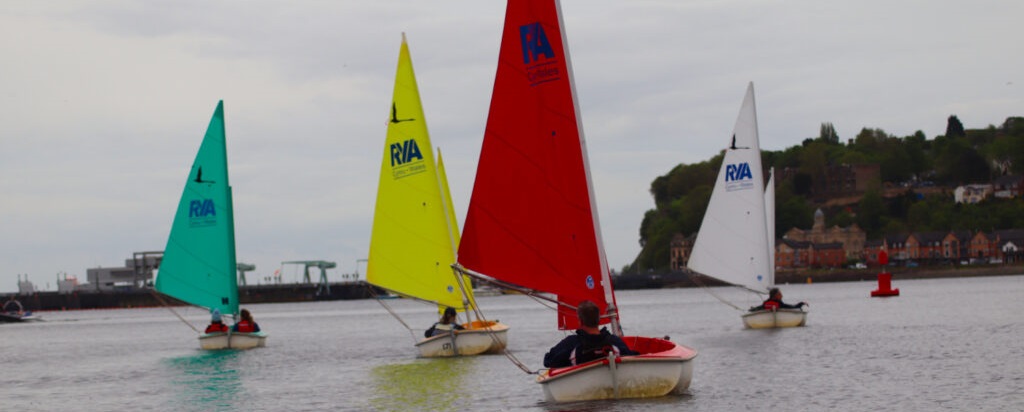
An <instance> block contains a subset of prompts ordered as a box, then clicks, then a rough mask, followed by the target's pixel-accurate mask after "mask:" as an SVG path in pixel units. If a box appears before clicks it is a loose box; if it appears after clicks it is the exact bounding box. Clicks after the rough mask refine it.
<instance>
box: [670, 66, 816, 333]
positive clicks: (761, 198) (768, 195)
mask: <svg viewBox="0 0 1024 412" xmlns="http://www.w3.org/2000/svg"><path fill="white" fill-rule="evenodd" d="M687 266H688V267H689V269H690V270H692V271H694V272H697V273H699V274H701V275H705V276H710V277H713V278H715V279H718V280H721V281H723V282H726V283H729V284H732V285H735V286H740V287H743V288H746V289H749V290H751V291H755V292H759V293H764V292H767V291H768V289H770V288H771V287H772V286H774V284H775V187H774V177H773V178H771V179H769V183H768V187H767V188H765V186H764V176H763V172H762V168H761V146H760V143H759V142H758V134H757V112H756V108H755V103H754V84H753V83H750V84H749V85H748V86H747V93H746V96H745V97H744V99H743V104H742V105H741V107H740V113H739V116H738V117H737V119H736V126H735V127H734V128H733V134H732V137H731V138H730V144H729V146H728V147H727V148H726V150H725V156H724V157H723V158H722V168H721V169H720V170H719V173H718V178H717V180H715V187H714V189H713V191H712V192H711V200H710V202H709V203H708V208H707V211H706V212H705V213H704V220H703V222H702V223H701V225H700V231H699V232H698V233H697V240H696V241H695V242H694V245H693V251H692V252H691V254H690V261H689V264H688V265H687ZM806 321H807V312H804V311H803V310H800V309H778V310H758V311H754V312H750V313H746V314H744V315H743V323H744V325H745V326H746V327H748V328H772V327H792V326H803V325H804V324H805V323H806Z"/></svg>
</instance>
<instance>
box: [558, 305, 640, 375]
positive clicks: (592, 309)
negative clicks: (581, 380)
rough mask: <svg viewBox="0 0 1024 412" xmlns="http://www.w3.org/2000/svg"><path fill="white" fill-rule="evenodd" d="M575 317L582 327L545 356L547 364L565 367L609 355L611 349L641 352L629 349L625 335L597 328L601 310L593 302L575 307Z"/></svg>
mask: <svg viewBox="0 0 1024 412" xmlns="http://www.w3.org/2000/svg"><path fill="white" fill-rule="evenodd" d="M576 316H578V317H579V319H580V328H579V329H576V334H575V335H569V336H566V337H565V339H562V341H561V342H558V344H557V345H555V346H554V347H552V348H551V350H550V351H548V353H547V354H545V355H544V367H547V368H563V367H566V366H573V365H579V364H583V363H587V362H590V361H592V360H596V359H601V358H604V357H605V356H608V353H609V352H612V353H615V354H618V355H639V353H638V352H635V351H633V350H632V349H629V346H626V342H623V341H622V338H619V337H618V336H615V335H613V334H611V332H608V328H600V329H598V325H599V323H600V318H601V310H600V309H598V307H597V305H595V304H594V302H591V301H589V300H585V301H583V302H580V304H579V306H577V307H576Z"/></svg>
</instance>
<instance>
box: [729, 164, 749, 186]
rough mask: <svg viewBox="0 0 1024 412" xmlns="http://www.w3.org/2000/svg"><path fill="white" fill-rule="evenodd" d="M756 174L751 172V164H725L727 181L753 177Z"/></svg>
mask: <svg viewBox="0 0 1024 412" xmlns="http://www.w3.org/2000/svg"><path fill="white" fill-rule="evenodd" d="M753 178H754V176H753V174H751V172H750V164H748V163H740V164H736V165H726V166H725V181H726V182H732V181H736V180H743V179H753Z"/></svg>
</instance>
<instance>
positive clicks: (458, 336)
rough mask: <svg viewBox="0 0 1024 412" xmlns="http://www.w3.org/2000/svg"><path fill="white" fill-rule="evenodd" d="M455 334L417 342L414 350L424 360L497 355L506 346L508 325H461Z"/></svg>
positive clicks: (487, 323)
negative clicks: (486, 354)
mask: <svg viewBox="0 0 1024 412" xmlns="http://www.w3.org/2000/svg"><path fill="white" fill-rule="evenodd" d="M462 326H463V327H465V328H466V329H462V330H458V331H455V334H454V335H452V334H443V335H437V336H432V337H429V338H426V339H423V340H421V341H419V343H417V344H416V348H418V349H419V350H420V356H422V357H424V358H444V357H451V356H472V355H480V354H485V353H498V352H501V351H502V350H504V349H505V346H506V345H508V329H509V327H508V325H505V324H503V323H500V322H496V321H489V322H480V321H474V322H472V323H468V324H463V325H462Z"/></svg>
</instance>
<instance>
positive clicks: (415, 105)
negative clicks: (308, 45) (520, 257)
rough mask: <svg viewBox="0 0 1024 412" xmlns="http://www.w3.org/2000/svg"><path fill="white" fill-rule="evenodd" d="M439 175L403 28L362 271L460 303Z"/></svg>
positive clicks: (415, 292)
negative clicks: (367, 257) (366, 261)
mask: <svg viewBox="0 0 1024 412" xmlns="http://www.w3.org/2000/svg"><path fill="white" fill-rule="evenodd" d="M442 181H443V179H442V178H441V177H439V175H438V169H437V164H436V163H435V160H434V154H433V147H432V146H431V144H430V136H429V135H428V134H427V123H426V119H425V118H424V116H423V107H422V105H421V103H420V95H419V90H418V88H417V86H416V76H415V74H414V73H413V67H412V59H411V58H410V57H409V48H408V45H407V44H406V41H405V35H404V34H403V35H402V48H401V51H400V53H399V56H398V70H397V74H396V75H395V90H394V96H393V97H392V101H391V107H390V113H389V116H388V130H387V140H386V141H385V143H384V156H383V161H382V163H381V169H380V186H379V187H378V189H377V206H376V208H375V210H374V217H373V233H372V234H371V235H370V256H369V262H368V264H367V273H366V279H367V281H369V282H370V283H372V284H374V285H376V286H379V287H381V288H384V289H388V290H391V291H393V292H396V293H399V294H402V295H408V296H412V297H415V298H419V299H423V300H427V301H432V302H437V304H438V306H439V307H453V308H456V309H457V310H465V304H464V303H463V301H464V298H463V294H462V290H461V288H460V287H459V283H458V281H457V278H456V277H455V275H454V274H453V273H452V269H451V264H452V263H454V262H455V250H457V247H458V244H457V235H453V234H455V233H458V230H457V225H455V224H454V220H453V219H452V216H454V215H453V213H454V212H452V211H451V205H450V203H448V202H449V200H448V196H447V183H441V182H442ZM442 187H443V188H444V189H442ZM466 286H467V287H468V286H469V284H468V282H467V283H466Z"/></svg>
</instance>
